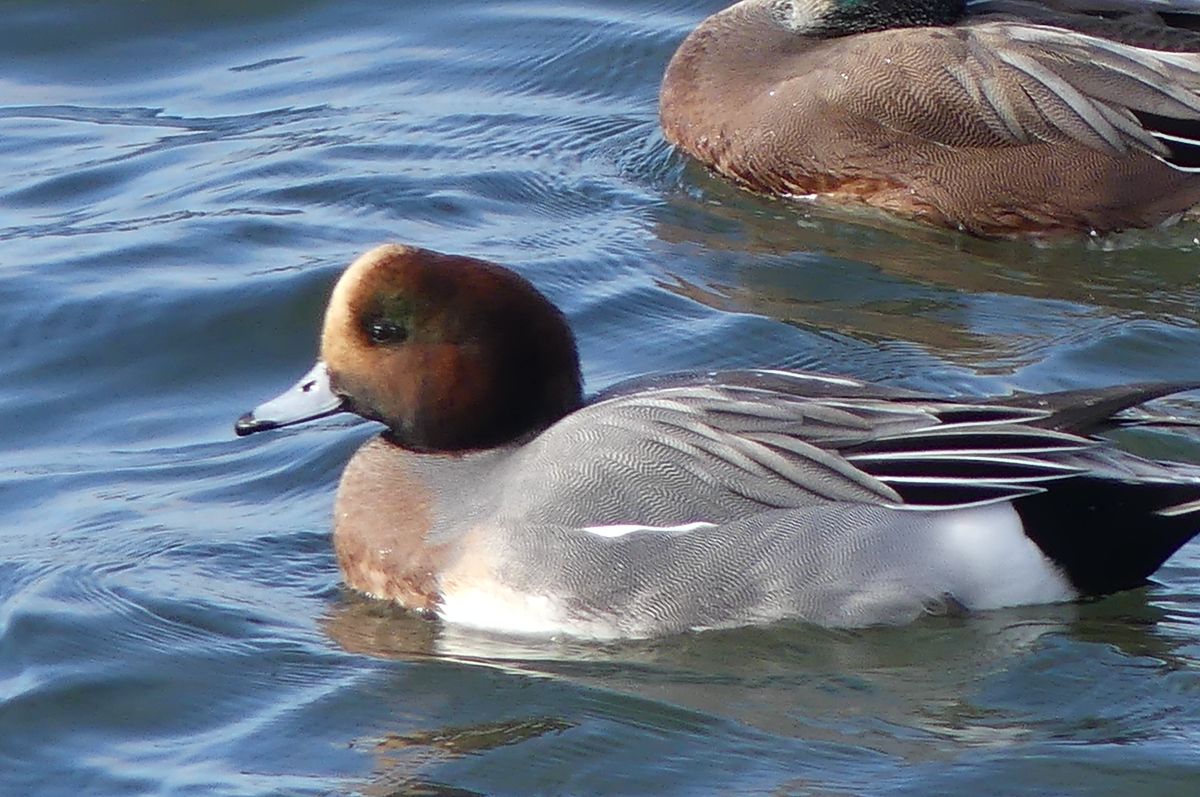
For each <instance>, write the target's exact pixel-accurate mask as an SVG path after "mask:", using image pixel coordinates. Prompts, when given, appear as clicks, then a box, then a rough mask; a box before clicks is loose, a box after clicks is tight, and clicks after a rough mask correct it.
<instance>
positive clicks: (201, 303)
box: [0, 0, 1200, 795]
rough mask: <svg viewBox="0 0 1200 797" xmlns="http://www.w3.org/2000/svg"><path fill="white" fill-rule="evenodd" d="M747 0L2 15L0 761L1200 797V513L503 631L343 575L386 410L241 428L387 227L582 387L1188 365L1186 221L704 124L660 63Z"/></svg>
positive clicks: (975, 381) (200, 784) (97, 769)
mask: <svg viewBox="0 0 1200 797" xmlns="http://www.w3.org/2000/svg"><path fill="white" fill-rule="evenodd" d="M720 5H721V2H709V1H706V2H682V0H674V1H672V2H668V1H667V0H655V1H652V2H636V1H635V0H611V1H610V2H588V3H573V4H553V3H549V2H542V1H541V0H514V1H513V2H489V3H477V2H476V3H468V2H461V1H460V0H445V2H441V3H437V4H426V3H415V2H400V3H392V4H377V3H368V2H347V1H345V0H343V2H336V3H335V2H326V1H324V0H310V1H309V2H239V3H233V2H218V1H216V0H212V1H210V2H206V3H195V4H183V3H145V2H135V0H125V1H123V2H122V1H118V0H93V2H89V3H86V4H85V3H67V2H61V1H60V2H52V1H49V0H47V1H44V2H37V1H35V0H10V2H7V3H4V4H3V9H4V12H5V13H4V18H5V24H4V25H3V26H0V174H3V175H4V177H5V179H4V181H3V184H2V185H0V307H2V308H3V312H2V313H0V336H2V340H3V351H4V354H5V356H4V357H3V358H0V403H2V405H3V412H0V439H2V440H4V441H6V443H7V444H6V445H5V446H4V450H3V454H2V456H3V459H4V468H3V472H2V474H3V475H2V476H0V496H2V498H3V500H2V501H0V524H2V526H3V529H4V531H3V534H2V535H0V794H2V795H10V794H11V795H26V794H37V795H60V794H61V795H78V794H88V795H118V794H170V795H184V794H198V795H210V794H221V795H225V794H229V795H260V794H262V795H266V794H291V795H325V794H343V793H351V794H364V795H400V794H421V795H433V794H438V795H461V794H473V793H484V794H510V795H528V794H568V793H570V794H587V793H602V792H609V793H625V794H680V795H684V794H687V795H691V794H739V795H740V794H764V795H766V794H797V795H831V794H863V793H871V794H896V795H910V794H911V795H928V794H961V793H964V792H970V793H977V794H1004V795H1021V794H1029V795H1044V794H1061V793H1075V794H1086V795H1125V794H1128V793H1136V794H1139V795H1181V794H1191V793H1195V791H1196V784H1197V783H1198V782H1200V748H1198V745H1200V598H1198V597H1197V596H1200V545H1198V544H1193V545H1191V546H1189V547H1188V548H1185V549H1184V550H1183V551H1181V552H1180V553H1179V554H1178V555H1177V556H1176V557H1175V558H1174V559H1173V560H1172V561H1171V562H1170V563H1169V564H1168V565H1167V566H1166V567H1165V568H1163V570H1162V571H1161V572H1160V573H1159V576H1158V578H1157V580H1156V583H1155V584H1154V585H1152V586H1150V587H1148V588H1147V589H1144V590H1141V591H1137V592H1133V593H1127V594H1124V595H1120V596H1116V597H1113V598H1109V599H1106V600H1102V601H1097V602H1094V603H1089V604H1085V605H1081V606H1066V607H1038V608H1031V609H1025V610H1022V611H1019V612H1001V613H995V614H989V615H986V616H980V617H975V618H970V619H965V620H963V619H946V618H943V619H932V620H929V621H926V622H923V623H920V624H918V625H916V626H914V627H910V628H904V629H875V630H867V631H861V632H854V633H832V632H827V631H821V630H816V629H812V628H808V627H804V626H800V625H784V626H779V627H773V628H765V629H748V630H742V631H736V632H726V633H712V634H700V635H691V636H682V637H674V638H668V639H661V640H655V641H648V642H638V643H627V644H611V645H598V644H594V643H580V642H572V641H570V640H557V641H543V642H538V641H528V640H525V641H522V640H511V639H509V640H506V639H500V638H494V637H489V636H487V635H481V634H466V633H463V632H461V631H456V630H453V629H444V628H440V627H438V626H436V625H434V624H431V623H429V622H426V621H423V620H420V619H417V618H414V617H410V616H407V615H404V614H403V613H400V612H397V611H394V610H391V609H389V608H388V607H385V606H380V605H377V604H373V603H371V602H369V601H364V600H361V599H358V598H355V597H354V596H352V595H349V594H346V593H345V592H343V591H342V590H341V588H340V586H339V581H338V576H337V571H336V566H335V563H334V560H333V556H332V554H331V552H330V549H329V534H328V531H329V513H330V507H331V502H332V497H333V491H334V485H335V480H336V478H337V475H338V473H339V472H340V469H341V467H342V465H343V463H344V462H345V460H346V459H347V457H348V456H349V454H350V452H351V451H353V449H354V448H355V447H356V446H357V445H358V444H359V443H360V442H361V441H362V440H363V439H365V438H366V437H367V436H369V435H370V434H371V433H372V431H373V430H372V427H371V426H370V425H367V424H361V423H359V424H355V423H354V422H352V421H351V420H349V419H331V420H328V421H323V422H320V423H317V424H313V425H310V426H309V427H307V428H302V429H296V430H288V431H286V432H280V433H274V434H265V435H258V436H255V437H253V438H249V439H244V440H238V439H235V438H234V437H233V434H232V422H233V420H234V419H235V418H236V417H237V416H238V415H239V414H240V413H241V412H243V411H244V410H246V409H248V408H249V407H251V406H253V405H254V404H255V403H257V402H259V401H261V400H262V399H264V398H267V397H269V396H272V395H275V393H277V392H278V391H279V390H280V389H282V388H283V387H285V386H287V385H288V384H291V381H292V380H293V379H294V378H296V377H298V376H299V375H300V374H301V373H302V372H303V371H304V370H305V369H306V368H307V367H308V365H309V363H310V362H311V358H312V356H313V354H314V352H315V345H316V334H317V325H318V323H319V318H320V314H321V311H322V308H323V305H324V301H325V297H326V295H327V292H328V290H329V287H330V286H331V284H332V282H333V280H334V279H335V278H336V276H337V274H338V273H339V271H340V270H341V268H342V267H343V266H344V265H345V264H346V263H347V262H348V261H349V260H350V259H351V258H353V257H354V256H355V255H356V254H358V253H359V252H361V251H362V250H364V249H366V248H368V247H369V246H371V245H374V244H376V243H379V242H383V241H388V240H399V241H406V242H410V243H415V244H420V245H425V246H430V247H434V248H438V249H441V250H444V251H450V252H457V253H463V254H472V255H478V256H484V257H489V258H492V259H495V260H498V261H501V262H504V263H508V264H511V265H513V266H514V267H516V268H518V269H519V270H520V271H521V272H522V273H524V274H525V275H527V276H529V277H530V278H531V279H532V280H533V281H534V282H535V283H536V284H537V285H538V286H539V287H541V288H542V289H543V290H545V291H546V292H547V293H548V294H549V295H550V296H551V297H552V298H553V299H554V300H555V301H556V302H558V303H559V304H560V305H561V306H562V307H564V309H565V310H566V311H567V313H568V315H569V316H570V318H571V320H572V323H573V324H574V326H575V328H576V329H577V331H578V334H579V338H580V348H581V352H582V355H583V363H584V369H585V375H586V377H587V380H588V384H589V386H590V387H591V388H592V389H599V388H602V387H604V386H605V385H607V384H610V383H611V382H613V381H614V380H616V379H619V378H622V377H625V376H629V375H633V374H636V373H640V372H644V371H651V370H656V369H678V368H686V367H690V366H705V367H708V366H739V365H750V364H774V365H789V366H798V367H805V368H815V369H824V370H831V371H835V372H839V373H846V374H851V375H854V376H858V377H864V378H869V379H878V380H885V381H889V382H892V383H895V384H902V385H906V386H910V387H917V388H927V389H936V390H941V391H956V392H960V393H967V394H981V393H987V392H995V391H1009V390H1013V389H1028V390H1045V389H1052V388H1060V387H1068V386H1082V385H1101V384H1108V383H1113V382H1122V381H1137V380H1152V379H1192V380H1200V359H1198V358H1197V357H1196V352H1197V351H1200V330H1198V328H1197V322H1198V321H1200V309H1198V308H1200V278H1198V277H1197V262H1198V260H1197V250H1198V249H1200V244H1198V243H1197V238H1200V227H1196V226H1190V227H1189V226H1181V227H1176V228H1173V229H1169V230H1166V231H1156V232H1149V233H1138V234H1133V235H1125V236H1120V237H1117V238H1113V239H1107V240H1103V241H1086V240H1079V241H1070V242H1066V243H1060V244H1056V245H1051V246H1035V245H1031V244H1028V243H1012V242H1007V243H1006V242H984V241H977V240H972V239H968V238H965V237H963V236H960V235H957V234H954V233H949V232H942V231H938V230H928V229H924V228H920V227H915V226H913V225H908V224H903V223H898V222H892V221H888V220H885V219H882V218H880V217H877V216H863V215H856V214H849V213H845V212H836V211H829V210H826V209H823V208H820V207H814V206H812V205H804V204H787V203H781V202H774V201H769V200H764V199H758V198H754V197H751V196H747V195H745V194H742V193H740V192H738V191H737V190H735V189H732V188H730V187H728V186H726V185H724V184H722V183H721V182H719V181H717V180H715V179H713V178H710V177H708V176H707V175H705V174H704V173H703V171H702V170H700V169H697V168H695V167H694V166H691V165H688V164H686V163H685V162H684V161H683V160H682V159H681V158H680V157H679V156H677V155H675V154H673V153H672V152H671V151H670V149H669V148H668V147H667V146H666V145H665V144H664V142H663V141H662V139H661V137H660V135H659V134H658V131H657V125H656V119H655V113H656V109H655V94H656V90H657V83H658V79H659V76H660V74H661V72H662V69H663V67H664V65H665V63H666V60H667V58H668V57H669V56H670V53H671V52H672V50H673V49H674V47H675V45H676V44H677V43H678V42H679V40H680V39H681V38H682V37H683V36H684V34H685V33H686V31H688V30H689V29H690V28H691V27H693V26H694V25H695V24H696V23H697V22H698V21H699V20H700V19H701V18H702V17H703V16H705V15H706V14H708V13H711V12H712V11H714V10H715V9H716V8H718V7H719V6H720ZM1194 396H1195V394H1193V395H1192V397H1183V398H1179V399H1175V400H1173V401H1172V402H1171V403H1170V404H1169V407H1170V408H1171V409H1173V410H1174V411H1176V412H1179V413H1181V414H1184V415H1190V416H1192V417H1197V416H1200V404H1197V399H1196V398H1195V397H1194ZM1124 442H1126V443H1128V444H1130V445H1133V446H1137V447H1138V449H1139V450H1141V451H1143V452H1145V453H1149V454H1151V455H1156V456H1171V457H1176V458H1186V459H1192V460H1200V441H1197V439H1196V438H1195V437H1187V436H1184V437H1181V436H1178V435H1168V434H1162V433H1155V434H1151V433H1142V434H1138V435H1132V434H1130V435H1127V436H1126V439H1125V440H1124Z"/></svg>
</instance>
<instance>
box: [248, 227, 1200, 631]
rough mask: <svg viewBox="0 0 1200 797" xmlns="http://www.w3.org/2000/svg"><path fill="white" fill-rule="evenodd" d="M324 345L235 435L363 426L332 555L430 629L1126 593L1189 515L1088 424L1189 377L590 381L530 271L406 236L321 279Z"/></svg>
mask: <svg viewBox="0 0 1200 797" xmlns="http://www.w3.org/2000/svg"><path fill="white" fill-rule="evenodd" d="M321 356H322V360H321V361H320V362H318V364H317V365H316V366H315V367H314V368H313V370H312V371H311V372H309V373H308V374H307V375H306V376H305V377H304V378H303V379H301V380H300V382H299V383H298V384H297V385H296V386H295V388H293V389H292V390H291V391H289V392H287V393H285V394H283V395H282V396H280V397H279V398H277V399H275V400H273V401H270V402H267V403H266V404H263V405H261V406H260V407H258V408H257V409H255V410H254V411H253V412H252V413H249V414H247V415H246V416H244V417H243V418H242V419H241V420H240V421H239V422H238V424H237V431H238V433H239V434H250V433H252V432H256V431H261V430H264V429H272V428H277V427H280V426H284V425H288V424H292V423H298V422H300V421H303V420H308V419H311V418H315V417H321V416H324V415H327V414H330V413H334V412H340V411H351V412H355V413H358V414H359V415H362V416H363V417H366V418H370V419H373V420H377V421H380V422H382V423H384V424H385V425H386V426H387V429H386V431H384V432H383V433H382V434H381V435H380V436H378V437H376V438H374V439H373V440H370V441H368V442H367V443H366V444H365V445H364V446H363V447H362V448H361V449H359V451H358V452H357V453H356V454H355V455H354V457H353V458H352V459H351V461H350V463H349V464H348V465H347V467H346V470H345V472H344V474H343V476H342V480H341V484H340V486H339V488H338V496H337V506H336V509H335V520H334V545H335V548H336V551H337V555H338V561H339V564H340V566H341V569H342V572H343V574H344V577H345V579H346V582H347V583H348V584H349V585H350V586H351V587H353V588H355V589H357V590H359V591H361V592H364V593H367V594H369V595H372V596H375V597H378V598H384V599H388V600H393V601H396V602H398V603H400V604H402V605H404V606H406V607H408V608H410V609H415V610H418V611H423V612H427V613H430V614H435V615H437V616H439V617H441V618H442V619H444V620H446V621H448V622H453V623H460V624H464V625H470V626H477V627H484V628H488V629H492V630H500V631H508V632H517V633H536V634H560V633H565V634H574V635H580V636H587V637H609V638H611V637H644V636H651V635H655V634H663V633H670V632H677V631H683V630H688V629H704V628H718V627H730V626H738V625H746V624H752V623H762V622H770V621H774V620H779V619H783V618H799V619H803V620H808V621H811V622H814V623H819V624H823V625H829V626H856V625H867V624H876V623H900V622H908V621H911V620H913V619H915V618H917V617H918V616H920V615H921V614H923V613H925V612H929V611H938V612H942V611H947V610H983V609H990V608H999V607H1004V606H1015V605H1021V604H1028V603H1047V602H1057V601H1066V600H1072V599H1075V598H1078V597H1081V596H1083V595H1091V594H1101V593H1106V592H1112V591H1116V590H1121V589H1125V588H1129V587H1132V586H1136V585H1138V584H1140V583H1142V582H1143V580H1144V579H1145V578H1146V577H1147V576H1149V575H1150V574H1151V573H1153V572H1154V571H1155V570H1156V569H1157V568H1158V567H1159V566H1160V565H1161V564H1162V562H1163V561H1165V560H1166V559H1167V558H1168V557H1169V556H1170V555H1171V554H1172V553H1174V552H1175V551H1176V550H1177V549H1178V548H1179V547H1180V546H1182V545H1183V544H1184V543H1186V542H1187V541H1188V540H1190V539H1191V538H1192V537H1193V536H1194V535H1195V534H1196V533H1197V532H1198V531H1200V468H1197V467H1193V466H1188V465H1181V464H1176V463H1166V462H1155V461H1150V460H1147V459H1143V458H1139V457H1136V456H1134V455H1132V454H1128V453H1124V452H1122V451H1120V450H1118V449H1116V448H1114V447H1112V446H1111V445H1108V444H1106V443H1104V442H1102V441H1100V440H1098V439H1095V438H1093V437H1092V436H1091V435H1092V434H1093V433H1094V432H1097V431H1100V430H1103V429H1106V428H1110V427H1112V426H1115V425H1119V424H1122V423H1126V422H1132V421H1134V420H1137V419H1135V418H1133V417H1131V416H1129V415H1128V414H1126V413H1125V411H1126V410H1127V409H1128V408H1130V407H1132V406H1134V405H1137V404H1139V403H1141V402H1143V401H1146V400H1148V399H1151V398H1154V397H1157V396H1161V395H1164V394H1166V393H1169V392H1173V391H1175V390H1178V389H1183V388H1186V387H1190V386H1187V385H1140V386H1130V387H1118V388H1111V389H1103V390H1083V391H1070V392H1066V393H1054V394H1046V395H1037V396H1019V397H1010V398H1004V399H997V400H991V401H982V400H953V399H941V398H935V397H932V396H925V395H920V394H916V393H912V392H908V391H901V390H897V389H893V388H887V387H881V386H877V385H871V384H866V383H863V382H859V381H856V380H853V379H846V378H842V377H832V376H824V375H816V374H805V373H800V372H793V371H776V370H743V371H723V372H707V373H675V374H661V375H652V376H648V377H642V378H638V379H635V380H632V381H629V382H625V383H621V384H619V385H617V386H615V387H613V388H610V389H608V390H606V391H604V392H603V393H601V394H599V395H597V396H594V397H592V398H591V399H590V400H585V399H584V397H583V393H582V388H581V379H580V372H579V362H578V357H577V355H576V349H575V343H574V338H573V336H572V334H571V330H570V327H569V326H568V324H567V322H566V320H565V318H564V317H563V315H562V313H560V312H559V311H558V310H557V308H555V307H554V306H553V305H552V304H551V303H550V302H549V301H548V300H547V299H546V298H545V297H544V296H542V295H541V294H540V293H539V292H538V291H537V290H536V289H534V287H533V286H532V285H530V284H529V283H528V282H527V281H525V280H524V279H522V278H521V277H519V276H518V275H516V274H515V273H513V272H511V271H509V270H507V269H505V268H503V267H501V266H498V265H496V264H493V263H488V262H485V261H481V260H476V259H472V258H466V257H454V256H447V255H441V254H438V253H435V252H430V251H427V250H422V249H416V248H410V247H401V246H385V247H380V248H378V249H375V250H372V251H371V252H368V253H367V254H365V255H363V256H362V257H360V258H359V259H358V260H357V261H355V262H354V263H353V264H352V265H351V266H350V267H349V269H348V270H347V271H346V272H345V274H343V276H342V277H341V279H340V280H339V281H338V283H337V286H336V287H335V289H334V291H333V294H332V297H331V299H330V303H329V307H328V310H327V312H326V316H325V324H324V330H323V332H322V339H321Z"/></svg>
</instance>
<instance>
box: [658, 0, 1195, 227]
mask: <svg viewBox="0 0 1200 797" xmlns="http://www.w3.org/2000/svg"><path fill="white" fill-rule="evenodd" d="M1089 11H1091V12H1104V13H1105V15H1104V16H1101V15H1099V14H1098V13H1088V12H1089ZM1155 11H1163V12H1170V13H1168V15H1167V16H1166V17H1165V18H1164V16H1161V15H1158V14H1155V13H1153V12H1155ZM1198 11H1200V3H1197V2H1196V0H1090V1H1088V0H1058V1H1057V2H1051V3H1033V2H1023V1H1021V0H977V1H976V2H970V3H966V2H963V0H892V1H891V2H884V0H743V2H740V3H737V4H736V5H733V6H731V7H730V8H728V9H726V10H724V11H722V12H720V13H718V14H715V15H713V16H711V17H709V18H708V19H706V20H705V21H704V22H702V23H701V24H700V26H699V27H698V28H697V29H696V30H695V31H693V32H692V33H691V35H689V36H688V37H687V39H686V40H685V41H684V42H683V44H682V45H681V46H680V47H679V49H678V51H677V52H676V53H675V55H674V57H673V58H672V59H671V62H670V64H669V66H668V67H667V71H666V75H665V77H664V79H663V83H662V88H661V94H660V115H661V122H662V127H663V131H664V133H665V135H666V138H667V139H668V141H670V142H671V143H673V144H675V145H676V146H678V147H679V148H680V149H682V150H683V151H684V152H686V153H688V154H689V155H691V156H692V157H694V158H696V159H697V160H699V161H700V162H702V163H704V164H705V165H706V166H708V167H710V168H712V169H713V170H715V171H716V172H718V173H720V174H722V175H724V176H726V177H729V178H732V179H733V180H736V181H737V182H738V183H740V184H741V185H743V186H745V187H747V188H750V189H752V190H755V191H760V192H765V193H771V194H781V195H814V194H815V195H821V196H826V197H829V198H832V199H835V200H839V201H851V202H862V203H866V204H868V205H872V206H876V207H879V208H883V209H886V210H889V211H894V212H897V213H901V214H904V215H907V216H912V217H917V218H921V219H925V220H927V221H930V222H934V223H937V224H941V225H946V226H950V227H954V228H959V229H963V230H968V231H970V232H973V233H976V234H983V235H1000V234H1015V233H1017V234H1019V233H1055V232H1064V231H1091V232H1108V231H1114V230H1121V229H1126V228H1132V227H1149V226H1153V225H1157V224H1160V223H1163V222H1166V221H1170V220H1173V219H1176V218H1178V217H1179V216H1180V215H1181V214H1184V213H1186V212H1188V211H1190V210H1193V209H1194V208H1195V207H1196V206H1197V204H1198V203H1200V94H1198V91H1200V55H1198V54H1197V53H1200V34H1198V33H1197V32H1196V31H1194V30H1189V29H1187V28H1186V27H1184V26H1185V25H1187V24H1193V23H1194V22H1195V21H1196V20H1197V19H1200V18H1196V17H1188V16H1187V14H1186V12H1198ZM1167 20H1169V21H1170V24H1168V21H1167Z"/></svg>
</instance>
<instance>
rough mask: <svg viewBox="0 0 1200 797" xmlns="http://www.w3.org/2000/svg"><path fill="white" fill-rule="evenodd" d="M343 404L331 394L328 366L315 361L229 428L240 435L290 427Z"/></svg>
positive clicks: (341, 400)
mask: <svg viewBox="0 0 1200 797" xmlns="http://www.w3.org/2000/svg"><path fill="white" fill-rule="evenodd" d="M344 403H345V402H344V401H343V399H342V397H341V396H338V395H337V394H335V393H334V392H333V388H332V387H331V386H330V384H329V369H328V368H326V367H325V363H323V362H321V361H320V360H318V361H317V364H316V365H314V366H313V368H312V370H311V371H309V372H308V373H307V374H305V375H304V376H303V377H301V378H300V381H299V382H297V383H296V384H295V385H294V386H292V387H291V388H290V389H289V390H288V391H287V392H285V393H283V394H281V395H279V396H277V397H275V398H273V399H271V400H270V401H268V402H265V403H263V404H259V405H258V406H257V407H255V408H254V409H253V410H251V411H250V412H247V413H246V414H245V415H243V416H242V417H241V418H238V422H237V423H236V424H234V427H233V429H234V431H235V432H237V433H238V436H239V437H240V436H244V435H248V434H254V433H255V432H264V431H266V430H267V429H278V428H279V427H281V426H291V425H292V424H294V423H301V422H302V421H311V420H313V419H314V418H324V417H325V416H326V415H332V414H334V413H335V412H341V410H342V409H343V406H344Z"/></svg>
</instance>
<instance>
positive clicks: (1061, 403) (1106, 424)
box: [988, 382, 1200, 435]
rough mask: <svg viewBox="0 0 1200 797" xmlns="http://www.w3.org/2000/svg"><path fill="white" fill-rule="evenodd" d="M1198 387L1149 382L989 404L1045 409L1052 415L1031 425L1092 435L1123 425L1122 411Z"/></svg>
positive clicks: (993, 400) (1194, 383)
mask: <svg viewBox="0 0 1200 797" xmlns="http://www.w3.org/2000/svg"><path fill="white" fill-rule="evenodd" d="M1197 388H1200V383H1197V382H1149V383H1144V384H1138V385H1119V386H1116V387H1101V388H1083V389H1081V390H1063V391H1060V392H1058V393H1034V394H1023V395H1017V396H1012V397H1011V398H1006V399H1001V400H999V401H997V400H995V399H989V400H988V403H991V404H1002V405H1004V406H1006V407H1022V408H1025V409H1035V410H1043V411H1045V412H1048V413H1050V414H1049V416H1047V417H1046V418H1045V419H1042V420H1036V421H1030V425H1031V426H1040V427H1041V428H1043V429H1053V430H1055V431H1058V432H1067V433H1068V434H1078V435H1091V434H1095V433H1097V432H1103V431H1105V430H1106V429H1111V428H1113V427H1116V426H1122V425H1124V422H1123V421H1122V419H1121V418H1119V417H1116V416H1117V413H1119V412H1121V411H1122V410H1127V409H1130V408H1132V407H1136V406H1138V405H1140V404H1144V403H1146V402H1147V401H1153V400H1154V399H1157V398H1162V397H1163V396H1170V395H1172V394H1174V393H1182V392H1184V391H1187V390H1195V389H1197ZM1173 420H1176V419H1169V418H1164V419H1162V422H1163V423H1165V424H1169V423H1171V422H1172V421H1173ZM1133 422H1134V423H1150V424H1151V425H1153V424H1154V421H1153V420H1149V421H1147V420H1145V419H1135V420H1134V421H1133Z"/></svg>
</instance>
